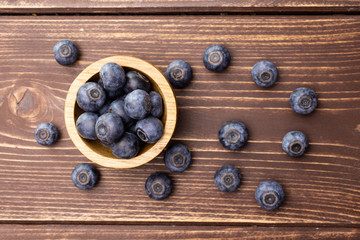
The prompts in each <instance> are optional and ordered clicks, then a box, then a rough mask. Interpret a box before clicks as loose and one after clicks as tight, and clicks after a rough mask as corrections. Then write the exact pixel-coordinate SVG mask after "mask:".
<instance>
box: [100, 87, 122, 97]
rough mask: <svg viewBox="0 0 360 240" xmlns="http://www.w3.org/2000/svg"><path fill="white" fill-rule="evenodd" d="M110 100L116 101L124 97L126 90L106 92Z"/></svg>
mask: <svg viewBox="0 0 360 240" xmlns="http://www.w3.org/2000/svg"><path fill="white" fill-rule="evenodd" d="M105 92H106V96H107V98H108V99H112V100H116V99H118V98H120V97H122V96H124V90H123V89H122V88H120V89H118V90H115V91H105Z"/></svg>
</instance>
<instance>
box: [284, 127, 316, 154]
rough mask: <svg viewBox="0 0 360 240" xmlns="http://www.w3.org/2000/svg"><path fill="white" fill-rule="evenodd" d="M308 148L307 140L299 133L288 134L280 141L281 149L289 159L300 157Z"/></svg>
mask: <svg viewBox="0 0 360 240" xmlns="http://www.w3.org/2000/svg"><path fill="white" fill-rule="evenodd" d="M308 146H309V140H308V138H307V137H306V135H305V134H304V133H302V132H300V131H291V132H288V133H287V134H285V136H284V138H283V140H282V149H283V150H284V151H285V152H286V153H287V154H288V155H289V156H291V157H300V156H302V155H303V154H304V153H305V151H306V149H307V148H308Z"/></svg>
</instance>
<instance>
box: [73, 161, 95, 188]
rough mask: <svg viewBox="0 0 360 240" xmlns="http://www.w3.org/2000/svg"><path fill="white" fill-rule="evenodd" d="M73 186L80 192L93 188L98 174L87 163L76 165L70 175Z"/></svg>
mask: <svg viewBox="0 0 360 240" xmlns="http://www.w3.org/2000/svg"><path fill="white" fill-rule="evenodd" d="M71 179H72V182H73V183H74V185H75V186H76V187H78V188H80V189H82V190H85V189H90V188H92V187H94V186H95V185H96V183H97V181H98V179H99V172H98V171H97V170H96V168H95V167H94V166H93V165H91V164H89V163H81V164H79V165H77V166H76V167H75V168H74V170H73V172H72V175H71Z"/></svg>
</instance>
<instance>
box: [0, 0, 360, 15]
mask: <svg viewBox="0 0 360 240" xmlns="http://www.w3.org/2000/svg"><path fill="white" fill-rule="evenodd" d="M273 11H277V12H314V11H317V12H358V11H360V1H358V0H342V1H339V0H327V1H321V0H301V1H299V0H298V1H294V0H266V1H257V0H247V1H246V0H222V1H218V0H186V1H177V0H170V1H169V0H145V1H138V0H123V1H118V0H102V1H98V0H90V1H88V0H77V1H69V0H65V1H56V0H47V1H43V0H42V1H40V0H0V13H40V14H44V13H66V14H68V13H180V12H189V13H194V12H217V13H218V12H273Z"/></svg>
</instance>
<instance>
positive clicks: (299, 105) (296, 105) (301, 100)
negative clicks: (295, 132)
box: [290, 87, 317, 115]
mask: <svg viewBox="0 0 360 240" xmlns="http://www.w3.org/2000/svg"><path fill="white" fill-rule="evenodd" d="M290 106H291V107H292V109H293V110H294V111H295V112H296V113H299V114H302V115H306V114H309V113H311V112H312V111H314V110H315V108H316V106H317V96H316V93H315V91H314V90H312V89H310V88H305V87H300V88H297V89H295V90H294V91H293V92H292V93H291V95H290Z"/></svg>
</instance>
